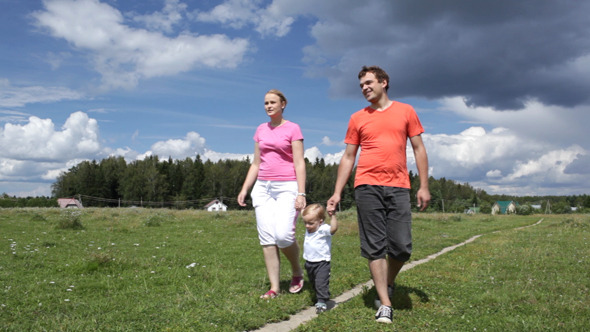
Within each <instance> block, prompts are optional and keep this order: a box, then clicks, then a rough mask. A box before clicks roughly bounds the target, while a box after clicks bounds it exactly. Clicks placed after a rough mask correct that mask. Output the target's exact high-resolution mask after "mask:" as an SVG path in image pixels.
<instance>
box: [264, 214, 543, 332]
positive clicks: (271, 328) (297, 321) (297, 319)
mask: <svg viewBox="0 0 590 332" xmlns="http://www.w3.org/2000/svg"><path fill="white" fill-rule="evenodd" d="M542 221H543V219H540V220H539V221H538V222H536V223H535V224H533V225H529V226H521V227H517V228H515V229H523V228H526V227H530V226H534V225H538V224H540V223H541V222H542ZM494 232H500V231H494ZM482 235H484V234H478V235H475V236H473V237H471V238H469V239H467V240H466V241H463V242H461V243H459V244H456V245H452V246H449V247H446V248H444V249H443V250H441V251H439V252H437V253H435V254H432V255H429V256H428V257H426V258H423V259H420V260H416V261H413V262H410V263H408V264H405V265H404V266H403V267H402V270H401V272H404V271H407V270H409V269H412V268H414V267H416V266H418V265H421V264H424V263H428V262H430V261H431V260H433V259H435V258H437V257H438V256H441V255H443V254H446V253H448V252H451V251H453V250H455V249H457V248H459V247H461V246H464V245H466V244H468V243H471V242H473V241H475V240H476V239H477V238H479V237H481V236H482ZM374 285H375V284H374V283H373V280H369V281H367V282H365V283H362V284H360V285H357V286H356V287H354V288H352V289H351V290H349V291H347V292H345V293H344V294H342V295H340V296H338V297H337V298H335V299H334V300H332V301H330V310H332V309H334V308H336V307H338V306H339V305H341V304H343V303H345V302H347V301H349V300H350V299H352V298H353V297H355V296H357V295H359V294H361V293H362V292H363V291H366V290H367V289H370V288H372V287H373V286H374ZM316 317H317V314H316V312H315V307H314V306H311V307H309V308H307V309H305V310H302V311H301V312H299V313H297V314H295V315H293V316H291V317H290V318H289V319H288V320H285V321H282V322H278V323H272V324H267V325H265V326H264V327H262V328H260V329H258V330H257V331H259V332H286V331H292V330H294V329H296V328H297V327H299V326H300V325H301V324H303V323H306V322H308V321H310V320H312V319H314V318H316Z"/></svg>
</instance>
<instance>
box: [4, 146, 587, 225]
mask: <svg viewBox="0 0 590 332" xmlns="http://www.w3.org/2000/svg"><path fill="white" fill-rule="evenodd" d="M305 162H306V170H307V179H306V193H307V202H308V204H309V203H316V202H317V203H322V204H325V203H326V201H327V200H328V198H329V197H330V196H331V195H332V192H333V190H334V184H335V182H336V175H337V172H338V165H337V164H326V163H325V162H324V160H323V159H316V160H314V161H313V162H311V161H309V160H307V159H306V160H305ZM249 167H250V160H249V159H245V160H220V161H218V162H212V161H209V160H207V161H203V160H202V159H201V157H200V156H199V155H197V156H196V157H195V158H190V157H188V158H186V159H184V160H173V159H172V158H169V159H167V160H160V159H159V158H158V157H157V156H150V157H147V158H145V159H144V160H135V161H132V162H130V163H127V162H126V161H125V159H124V158H123V157H109V158H106V159H102V160H101V161H96V160H93V161H83V162H81V163H79V164H78V165H76V166H73V167H72V168H70V169H69V170H68V171H67V172H64V173H62V174H61V175H60V176H59V177H58V178H57V180H56V181H55V183H53V184H52V197H27V198H16V197H10V196H8V195H6V194H3V195H2V196H1V197H0V207H24V206H27V207H28V206H39V207H47V206H57V198H62V197H73V198H78V199H80V200H81V201H82V203H83V205H84V206H86V207H91V206H93V207H130V206H138V207H154V208H175V209H187V208H192V209H203V208H204V206H205V205H206V204H207V203H209V202H211V201H212V200H216V199H217V200H220V201H222V202H223V203H224V204H225V205H227V206H228V209H233V210H235V209H251V204H249V206H248V207H246V208H242V207H240V206H239V205H238V204H237V202H236V197H237V196H238V193H239V192H240V190H241V187H242V183H243V181H244V179H245V177H246V174H247V172H248V168H249ZM353 178H354V174H353V175H352V176H351V177H350V179H349V181H348V183H347V185H346V186H345V189H344V192H343V193H342V201H341V206H340V209H341V210H346V209H349V208H351V207H353V206H354V192H353ZM410 181H411V183H412V192H411V198H412V200H413V201H412V207H413V209H414V210H417V207H416V201H415V197H416V194H415V190H417V188H418V187H419V185H420V180H419V178H418V176H417V174H414V173H412V172H410ZM429 187H430V194H431V196H432V200H431V203H430V206H429V207H428V210H427V212H449V213H462V212H465V211H466V210H467V209H469V208H472V207H475V208H477V210H478V211H479V212H481V213H490V212H491V208H492V205H493V204H494V202H496V201H515V202H516V203H517V204H518V211H517V212H518V213H521V214H529V213H570V212H579V213H584V212H588V211H589V210H590V196H589V195H586V194H584V195H571V196H524V197H523V196H519V197H517V196H509V195H489V194H488V193H486V192H485V191H484V190H482V189H477V188H473V187H472V186H471V185H469V184H468V183H458V182H456V181H453V180H450V179H446V178H439V179H435V178H433V177H430V179H429ZM572 208H573V209H572Z"/></svg>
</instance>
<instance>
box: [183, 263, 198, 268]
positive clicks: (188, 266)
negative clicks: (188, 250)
mask: <svg viewBox="0 0 590 332" xmlns="http://www.w3.org/2000/svg"><path fill="white" fill-rule="evenodd" d="M195 266H197V263H190V264H189V265H187V266H186V268H187V269H190V268H191V267H195Z"/></svg>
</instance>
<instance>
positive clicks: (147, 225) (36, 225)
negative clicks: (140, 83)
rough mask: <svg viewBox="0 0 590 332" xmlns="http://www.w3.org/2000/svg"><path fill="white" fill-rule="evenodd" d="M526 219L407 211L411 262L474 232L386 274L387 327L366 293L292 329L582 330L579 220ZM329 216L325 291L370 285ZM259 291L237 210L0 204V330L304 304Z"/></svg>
mask: <svg viewBox="0 0 590 332" xmlns="http://www.w3.org/2000/svg"><path fill="white" fill-rule="evenodd" d="M540 218H541V217H540V216H526V217H512V216H511V217H506V216H464V215H443V214H419V215H417V216H416V217H415V218H414V228H413V233H414V234H413V235H414V255H413V256H412V260H417V259H421V258H425V257H427V256H428V255H430V254H433V253H436V252H438V251H440V250H441V249H443V248H444V247H447V246H450V245H453V244H457V243H460V242H462V241H464V240H466V239H468V238H470V237H472V236H473V235H476V234H486V235H484V236H483V237H481V238H479V239H478V240H476V241H475V242H473V243H470V244H468V245H466V246H463V247H460V248H458V249H456V250H454V251H452V252H450V253H447V254H445V255H442V256H440V257H439V258H437V259H435V260H434V261H431V262H428V263H426V264H422V265H419V266H417V267H415V268H413V269H410V270H408V271H405V272H403V273H402V274H400V277H399V279H398V292H397V293H396V296H395V298H394V308H395V309H396V311H395V317H394V320H395V323H394V324H393V325H390V326H383V325H377V324H376V323H375V322H374V321H373V318H372V316H373V315H374V311H375V310H374V309H373V307H372V303H373V298H374V296H375V292H374V290H373V289H371V290H366V291H365V292H364V294H363V295H361V296H358V297H356V298H354V299H352V300H350V301H349V302H347V303H345V304H343V305H341V306H339V307H338V308H336V309H334V310H332V311H329V312H326V313H324V314H322V315H321V316H320V317H318V318H317V319H314V320H313V321H311V322H309V323H306V324H304V325H303V326H301V327H300V328H299V330H301V331H317V330H323V331H333V330H341V331H348V330H354V331H361V330H363V331H377V330H379V329H387V330H395V329H398V330H402V331H408V330H424V331H432V330H441V331H445V330H446V331H456V330H464V331H467V330H469V331H473V330H474V329H475V330H478V331H483V330H487V331H500V330H521V331H523V330H529V331H538V330H547V331H549V330H563V331H574V330H583V329H584V328H587V327H588V326H590V319H589V318H588V317H590V312H589V311H590V309H588V303H590V294H589V291H588V289H589V288H590V286H589V283H590V282H589V281H588V276H587V271H589V270H590V261H589V250H590V249H589V247H588V241H589V238H590V222H589V219H588V217H582V216H577V217H572V216H551V217H549V218H547V217H545V218H546V219H545V221H544V222H543V223H542V224H540V225H537V226H534V227H528V228H525V229H522V230H513V229H514V228H515V227H519V226H526V225H531V224H534V223H535V222H536V221H537V220H538V219H540ZM339 221H340V229H339V231H338V233H337V234H336V235H335V238H334V240H333V263H332V266H333V268H332V279H331V283H330V286H331V292H332V295H333V297H335V296H337V295H340V294H342V293H343V292H345V291H347V290H348V289H350V288H351V287H353V286H356V285H358V284H361V283H363V282H366V281H367V280H369V279H370V276H369V273H368V268H367V262H366V260H364V259H363V258H361V257H360V255H359V248H358V247H359V243H358V234H357V227H356V215H355V213H354V212H353V211H346V212H343V213H341V214H339ZM494 231H500V232H497V233H494ZM297 232H298V240H299V242H300V243H302V240H303V233H304V228H303V226H302V224H301V223H299V224H298V231H297ZM283 261H284V259H283ZM285 263H286V262H285ZM287 265H288V264H283V266H282V267H281V283H282V285H281V286H282V287H283V289H286V288H287V286H288V283H289V280H290V277H291V275H290V271H289V267H288V266H287ZM268 287H269V284H268V280H267V277H266V271H265V268H264V262H263V259H262V250H261V249H260V246H259V245H258V239H257V233H256V224H255V220H254V214H253V212H251V211H241V212H238V211H233V212H228V213H219V214H217V213H207V212H204V211H193V210H184V211H175V210H160V209H154V210H148V209H132V208H129V209H127V208H125V209H83V210H75V211H72V210H67V211H64V210H59V209H2V210H0V326H1V327H0V330H2V331H28V330H33V331H43V330H46V331H146V330H149V331H211V330H215V331H244V330H253V329H256V328H259V327H261V326H263V325H264V324H266V323H269V322H277V321H281V320H284V319H287V318H288V317H289V315H291V314H294V313H297V312H299V311H300V310H302V309H303V308H306V307H308V306H310V305H313V303H314V297H313V292H312V291H311V290H310V289H309V286H308V284H307V285H306V286H305V288H304V291H303V292H302V293H300V294H297V295H292V294H287V293H288V292H284V291H283V292H282V293H281V296H279V297H278V298H276V299H274V300H272V301H264V300H260V299H259V298H258V297H259V295H260V294H262V293H264V292H265V291H266V290H268Z"/></svg>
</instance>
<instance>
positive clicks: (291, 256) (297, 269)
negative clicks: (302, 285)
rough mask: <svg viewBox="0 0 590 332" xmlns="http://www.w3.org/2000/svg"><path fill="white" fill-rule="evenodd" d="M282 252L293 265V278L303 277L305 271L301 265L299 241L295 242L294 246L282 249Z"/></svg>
mask: <svg viewBox="0 0 590 332" xmlns="http://www.w3.org/2000/svg"><path fill="white" fill-rule="evenodd" d="M281 251H282V252H283V254H284V255H285V257H287V259H288V260H289V263H291V271H292V272H293V276H296V277H299V276H303V269H302V268H301V263H300V262H299V244H298V243H297V241H295V242H293V244H292V245H290V246H288V247H286V248H282V249H281Z"/></svg>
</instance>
